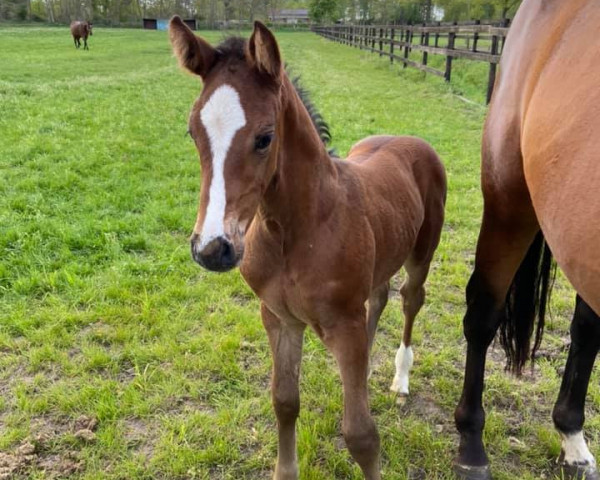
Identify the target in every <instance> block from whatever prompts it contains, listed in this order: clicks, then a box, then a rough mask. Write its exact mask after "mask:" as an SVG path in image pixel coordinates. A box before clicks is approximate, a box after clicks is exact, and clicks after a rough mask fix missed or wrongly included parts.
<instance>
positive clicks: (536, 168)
mask: <svg viewBox="0 0 600 480" xmlns="http://www.w3.org/2000/svg"><path fill="white" fill-rule="evenodd" d="M599 25H600V3H599V2H598V1H597V0H572V1H569V2H564V1H561V0H524V2H523V3H522V4H521V7H520V9H519V11H518V13H517V15H516V16H515V19H514V21H513V24H512V26H511V29H510V33H509V34H508V38H507V41H506V44H505V47H504V52H503V55H502V61H501V63H500V74H499V78H498V81H497V84H496V87H495V91H494V95H493V98H492V102H491V105H490V110H489V113H488V117H487V120H486V124H485V130H484V135H483V148H482V174H481V182H482V189H483V197H484V214H483V223H482V225H481V231H480V234H479V241H478V244H477V254H476V258H475V271H474V272H473V275H472V277H471V280H470V281H469V285H468V287H467V304H468V308H467V313H466V316H465V319H464V331H465V336H466V338H467V342H468V348H467V364H466V370H465V380H464V388H463V393H462V397H461V399H460V403H459V404H458V407H457V409H456V414H455V417H456V425H457V427H458V430H459V432H460V447H459V455H458V459H457V461H456V465H455V469H456V471H457V473H458V474H459V476H460V477H461V478H466V479H489V478H491V474H490V471H489V466H488V458H487V456H486V453H485V450H484V447H483V443H482V430H483V426H484V419H485V414H484V411H483V407H482V403H481V395H482V392H483V377H484V370H485V357H486V352H487V348H488V346H489V344H490V342H491V341H492V339H493V338H494V335H495V334H496V330H497V329H498V328H501V340H502V341H503V344H504V346H505V349H506V351H507V354H508V358H509V366H511V367H512V368H513V370H515V371H517V372H519V371H520V370H521V368H522V367H523V365H524V363H525V362H526V360H527V358H528V357H529V356H532V352H531V349H530V338H531V336H532V334H533V330H534V327H535V318H536V311H537V316H538V318H539V320H538V323H537V327H535V330H536V332H537V333H536V342H535V344H534V347H533V349H532V350H533V352H535V349H536V348H537V345H538V344H539V340H540V337H541V333H542V329H543V318H544V309H545V302H546V297H547V292H548V283H549V281H550V280H549V279H550V265H551V253H550V251H552V254H554V257H555V258H556V261H557V263H558V265H559V266H560V267H561V269H562V270H563V271H564V273H565V275H566V276H567V278H568V279H569V281H570V282H571V283H572V284H573V286H574V287H575V290H576V291H577V293H578V296H577V301H576V308H575V314H574V316H573V321H572V324H571V347H570V349H569V356H568V359H567V365H566V369H565V372H564V375H563V380H562V385H561V388H560V393H559V395H558V400H557V402H556V405H555V407H554V412H553V420H554V424H555V426H556V428H557V430H558V431H559V433H560V435H561V438H562V453H561V457H560V463H561V467H562V469H563V470H564V474H565V475H567V476H569V477H573V478H582V477H583V476H585V478H586V479H587V480H598V479H600V475H599V474H598V471H597V469H596V461H595V459H594V457H593V455H592V454H591V453H590V451H589V449H588V447H587V445H586V442H585V439H584V437H583V423H584V404H585V397H586V392H587V388H588V382H589V379H590V374H591V371H592V366H593V363H594V359H595V357H596V354H597V352H598V349H599V348H600V318H599V317H598V314H600V254H599V245H600V243H599V238H600V194H599V193H598V186H599V185H600V155H599V153H598V139H599V138H600V121H599V118H600V117H599V115H600V88H599V87H598V79H599V78H600V62H599V60H600V36H599V35H598V26H599ZM546 241H547V244H546ZM548 246H549V249H548Z"/></svg>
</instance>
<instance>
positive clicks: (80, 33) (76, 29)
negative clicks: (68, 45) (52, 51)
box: [71, 20, 92, 50]
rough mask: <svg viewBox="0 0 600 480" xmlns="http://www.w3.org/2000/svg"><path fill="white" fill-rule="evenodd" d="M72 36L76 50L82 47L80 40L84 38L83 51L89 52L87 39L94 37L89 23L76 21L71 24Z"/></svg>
mask: <svg viewBox="0 0 600 480" xmlns="http://www.w3.org/2000/svg"><path fill="white" fill-rule="evenodd" d="M71 35H73V43H74V44H75V48H79V47H80V46H81V41H80V39H82V38H83V49H84V50H89V47H88V44H87V39H88V36H90V37H91V36H92V24H91V23H90V22H87V21H80V20H75V21H73V22H71Z"/></svg>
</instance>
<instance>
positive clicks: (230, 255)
mask: <svg viewBox="0 0 600 480" xmlns="http://www.w3.org/2000/svg"><path fill="white" fill-rule="evenodd" d="M221 263H222V264H223V265H232V266H233V265H235V251H234V249H233V245H232V244H231V243H230V242H229V241H227V240H225V241H224V242H223V243H222V244H221Z"/></svg>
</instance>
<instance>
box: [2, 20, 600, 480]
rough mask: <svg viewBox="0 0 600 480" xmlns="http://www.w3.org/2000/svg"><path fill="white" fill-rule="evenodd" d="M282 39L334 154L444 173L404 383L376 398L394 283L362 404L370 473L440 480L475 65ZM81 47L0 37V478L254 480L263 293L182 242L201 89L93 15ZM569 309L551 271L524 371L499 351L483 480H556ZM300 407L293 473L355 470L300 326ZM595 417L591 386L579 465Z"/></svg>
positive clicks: (471, 150)
mask: <svg viewBox="0 0 600 480" xmlns="http://www.w3.org/2000/svg"><path fill="white" fill-rule="evenodd" d="M221 35H222V34H221V33H217V32H206V34H205V38H207V39H209V40H211V41H213V42H214V41H218V40H219V39H220V38H221ZM278 40H279V41H280V44H281V47H282V52H283V56H284V59H285V60H286V61H287V62H288V64H289V65H290V66H291V67H292V68H293V71H294V73H296V74H300V75H301V76H302V80H303V85H304V86H305V87H306V88H307V89H308V90H309V91H310V92H311V93H312V99H313V101H314V103H315V105H317V106H318V108H319V109H320V110H321V113H322V114H323V116H324V117H325V119H326V120H327V121H328V122H329V124H330V127H331V130H332V135H333V146H334V147H336V148H337V149H338V151H339V152H340V153H341V154H342V155H344V154H345V153H346V152H347V151H348V149H349V148H350V146H351V145H352V144H353V143H355V142H356V141H358V140H359V139H361V138H363V137H365V136H367V135H370V134H375V133H392V134H408V135H417V136H420V137H423V138H424V139H425V140H427V141H429V142H430V143H431V144H432V145H433V147H434V148H435V149H436V150H437V152H438V153H439V154H440V156H441V158H442V160H443V161H444V163H445V165H446V169H447V172H448V182H449V197H448V203H447V220H446V225H445V227H444V232H443V235H442V240H441V244H440V247H439V249H438V252H437V254H436V257H435V260H434V265H433V270H432V273H431V274H430V276H429V280H428V284H427V287H428V298H427V300H426V303H425V306H424V308H423V310H422V312H421V314H420V315H419V317H417V321H416V323H415V329H414V349H415V366H414V367H413V371H412V375H411V395H410V397H408V399H407V400H406V401H405V402H401V403H400V404H399V403H397V398H396V396H395V395H393V394H392V393H391V392H389V385H390V384H391V381H392V378H393V372H394V367H393V356H394V354H395V351H396V348H397V347H398V345H399V343H400V339H401V335H402V314H401V312H402V309H401V304H400V302H399V298H398V291H397V290H398V285H399V281H396V282H395V285H394V292H393V293H394V296H393V298H392V300H391V302H390V303H389V304H388V307H387V309H386V311H385V312H384V315H383V318H382V319H381V321H380V324H379V325H380V328H379V332H378V335H377V338H376V340H375V346H374V361H373V373H372V376H371V379H370V393H371V409H372V411H373V412H374V416H375V420H376V422H377V425H378V427H379V431H380V435H381V439H382V457H383V465H382V469H383V472H384V478H386V479H428V480H431V479H444V478H451V473H450V472H451V469H450V465H451V461H452V458H453V457H454V455H455V453H456V448H457V435H456V434H455V429H454V421H453V411H454V407H455V405H456V403H457V401H458V397H459V395H460V390H461V386H462V373H463V366H464V351H465V342H464V340H463V336H462V326H461V322H462V316H463V314H464V287H465V285H466V282H467V280H468V277H469V274H470V272H471V262H472V259H473V255H474V250H475V241H476V238H477V233H478V228H479V222H480V216H481V194H480V191H479V145H480V134H481V127H482V122H483V119H484V115H485V107H484V105H483V97H484V94H485V90H484V88H483V87H481V90H479V87H478V81H479V80H473V79H474V78H479V77H478V75H477V72H476V70H475V69H469V67H468V66H467V67H465V70H464V74H463V75H462V76H461V75H460V74H459V73H458V72H459V68H458V67H455V70H454V71H453V85H451V86H448V85H445V84H443V83H442V82H441V81H440V80H439V79H437V78H429V77H427V78H425V77H423V75H422V74H421V73H420V72H416V71H412V70H405V71H403V70H402V69H401V68H400V67H399V66H397V65H395V66H393V67H390V65H389V62H388V61H386V60H385V59H379V57H377V56H376V55H372V54H369V53H366V52H362V51H359V50H357V49H353V48H349V47H345V46H342V45H339V44H335V43H333V42H329V41H327V40H325V39H323V38H320V37H318V36H316V35H314V34H312V33H280V34H278ZM89 47H90V50H89V52H88V51H86V52H84V51H82V50H79V51H77V50H76V49H75V48H74V47H73V43H72V39H71V37H70V34H69V32H68V29H67V28H27V29H25V28H13V27H1V28H0V65H1V66H2V67H1V68H0V478H16V479H25V478H27V479H42V478H43V479H46V478H60V477H68V478H73V479H79V478H81V479H100V478H102V479H105V478H108V479H150V478H152V479H211V480H212V479H236V480H237V479H243V478H247V479H267V478H269V476H270V473H271V469H272V467H273V465H274V461H275V455H276V431H275V428H274V424H275V417H274V413H273V411H272V409H271V403H270V396H269V394H268V388H269V375H270V357H269V355H270V354H269V348H268V344H267V337H266V335H265V333H264V332H263V328H262V325H261V322H260V318H259V308H258V301H257V299H256V298H255V297H254V295H253V293H252V292H251V291H250V290H249V288H248V287H247V286H246V285H245V284H244V282H243V280H242V279H241V277H240V275H239V272H238V271H237V270H236V271H233V272H231V273H227V274H221V275H217V274H212V273H208V272H207V271H204V270H202V269H200V268H199V267H198V266H197V265H196V264H195V263H193V262H192V260H191V258H190V253H189V242H188V236H189V234H190V232H191V229H192V226H193V223H194V220H195V215H196V207H197V201H198V189H199V168H198V161H197V156H196V150H195V148H194V145H193V142H192V141H191V140H190V138H189V137H187V136H185V132H186V130H187V116H188V112H189V109H190V107H191V104H192V102H193V100H194V99H195V97H196V96H197V94H198V92H199V89H200V82H199V80H198V79H196V78H194V77H192V76H190V75H187V74H184V73H183V72H181V71H180V70H179V69H178V68H177V66H176V61H175V59H174V58H173V56H172V54H171V49H170V45H169V43H168V39H167V35H166V34H165V33H164V32H154V31H140V30H120V29H103V28H98V29H96V28H95V29H94V35H93V36H92V37H91V38H90V40H89ZM485 71H486V70H485V66H484V67H483V70H482V77H483V78H482V79H481V85H485V82H486V79H487V77H486V75H485ZM457 77H458V78H457ZM458 93H460V94H462V95H466V96H467V97H469V98H470V101H468V102H466V101H465V100H464V99H461V98H460V96H459V95H458ZM573 300H574V296H573V293H572V291H571V289H570V288H569V287H567V286H566V284H565V282H564V280H563V279H562V278H559V279H558V280H557V284H556V287H555V291H554V295H553V301H552V307H551V318H550V320H549V324H548V325H547V330H546V336H545V338H544V341H543V344H542V348H541V350H540V352H539V359H538V362H537V363H536V366H535V369H534V370H533V371H532V372H531V371H529V370H527V372H526V373H525V375H524V376H523V377H522V378H520V379H517V378H514V377H511V376H509V375H507V374H505V373H504V371H503V366H504V355H503V352H502V350H501V348H500V346H499V345H495V346H494V348H493V349H492V350H491V351H490V354H489V356H488V373H487V385H486V386H487V389H486V393H485V395H484V401H485V406H486V409H487V425H486V431H485V441H486V444H487V447H488V452H489V454H490V457H491V462H492V468H493V472H494V473H495V478H496V479H499V480H503V479H504V480H508V479H515V478H519V479H529V480H532V479H539V478H547V479H551V478H555V476H554V475H555V474H554V472H555V470H554V461H555V459H556V457H557V456H558V454H559V450H560V441H559V437H558V435H557V434H556V433H555V432H554V428H553V426H552V422H551V418H550V412H551V408H552V405H553V403H554V401H555V398H556V395H557V392H558V387H559V384H560V373H561V372H562V369H563V367H564V362H565V357H566V346H567V344H568V334H567V333H568V321H569V318H570V315H571V313H572V305H573ZM301 398H302V410H301V414H300V419H299V422H298V443H299V461H300V468H301V478H302V479H306V480H317V479H359V478H361V477H360V474H359V469H358V467H357V466H356V465H355V464H354V463H353V462H351V461H350V456H349V454H348V452H347V451H346V450H345V448H343V447H344V446H343V440H342V437H341V434H340V421H341V413H342V407H341V400H342V395H341V387H340V382H339V379H338V374H337V368H336V366H335V364H334V361H333V359H332V358H331V356H330V355H329V354H328V353H327V352H326V351H325V349H324V348H323V346H322V345H321V343H320V341H319V340H318V339H317V337H316V336H315V335H314V334H312V333H309V334H308V335H307V338H306V342H305V354H304V361H303V365H302V376H301ZM599 409H600V389H599V388H598V377H597V375H594V376H593V379H592V382H591V383H590V392H589V394H588V408H587V422H586V433H587V436H588V438H589V439H590V447H591V449H592V452H593V453H595V454H598V452H599V446H600V416H598V415H597V413H598V411H599Z"/></svg>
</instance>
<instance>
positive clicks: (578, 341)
mask: <svg viewBox="0 0 600 480" xmlns="http://www.w3.org/2000/svg"><path fill="white" fill-rule="evenodd" d="M598 349H600V318H599V317H598V315H596V313H594V311H593V310H592V309H591V308H590V307H589V306H588V305H587V303H585V301H583V299H581V298H580V297H579V295H578V296H577V300H576V307H575V315H574V316H573V322H572V323H571V347H570V349H569V357H568V359H567V367H566V369H565V373H564V375H563V380H562V385H561V387H560V393H559V394H558V400H557V401H556V405H555V406H554V411H553V412H552V418H553V420H554V425H555V426H556V429H557V430H558V432H559V433H560V435H561V437H562V452H561V467H562V469H563V471H564V473H565V474H566V475H567V476H566V478H584V476H585V478H586V480H599V479H600V474H599V473H598V470H597V469H596V460H595V459H594V456H593V455H592V454H591V453H590V451H589V449H588V447H587V445H586V443H585V439H584V438H583V422H584V420H585V418H584V411H583V410H584V405H585V396H586V393H587V388H588V383H589V381H590V375H591V373H592V367H593V365H594V360H595V359H596V354H597V353H598Z"/></svg>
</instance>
